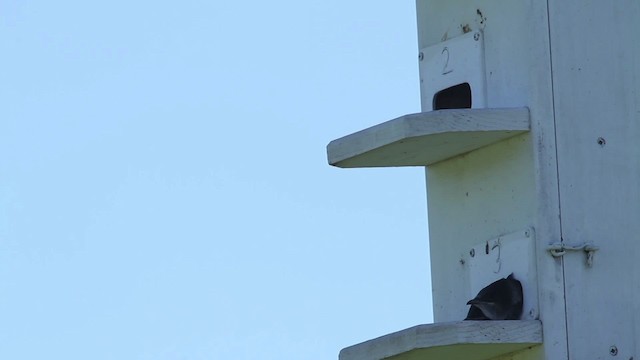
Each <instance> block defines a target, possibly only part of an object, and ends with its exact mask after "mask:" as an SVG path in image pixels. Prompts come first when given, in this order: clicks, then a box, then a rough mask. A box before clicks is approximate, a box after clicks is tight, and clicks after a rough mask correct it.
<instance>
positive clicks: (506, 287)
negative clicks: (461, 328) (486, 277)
mask: <svg viewBox="0 0 640 360" xmlns="http://www.w3.org/2000/svg"><path fill="white" fill-rule="evenodd" d="M467 305H471V308H470V309H469V313H468V314H467V318H466V319H465V320H518V319H520V315H522V284H521V283H520V281H518V280H516V279H515V278H514V277H513V274H511V275H509V276H508V277H506V278H504V279H500V280H498V281H495V282H493V283H491V284H489V285H487V287H485V288H484V289H482V290H480V292H479V293H478V295H477V296H476V297H475V298H473V299H471V300H469V302H467Z"/></svg>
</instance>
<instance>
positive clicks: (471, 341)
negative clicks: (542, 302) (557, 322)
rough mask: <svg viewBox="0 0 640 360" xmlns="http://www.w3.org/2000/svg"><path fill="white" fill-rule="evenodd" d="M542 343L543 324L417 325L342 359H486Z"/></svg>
mask: <svg viewBox="0 0 640 360" xmlns="http://www.w3.org/2000/svg"><path fill="white" fill-rule="evenodd" d="M541 343H542V324H541V323H540V321H537V320H528V321H457V322H448V323H440V324H427V325H418V326H414V327H412V328H409V329H405V330H402V331H398V332H395V333H392V334H388V335H385V336H382V337H379V338H377V339H373V340H369V341H366V342H364V343H361V344H357V345H354V346H351V347H348V348H345V349H343V350H342V351H341V352H340V356H339V359H340V360H379V359H385V358H389V357H393V359H395V360H411V359H465V360H483V359H491V358H494V357H496V356H501V355H504V354H508V353H512V352H515V351H518V350H523V349H526V348H529V347H532V346H536V345H540V344H541Z"/></svg>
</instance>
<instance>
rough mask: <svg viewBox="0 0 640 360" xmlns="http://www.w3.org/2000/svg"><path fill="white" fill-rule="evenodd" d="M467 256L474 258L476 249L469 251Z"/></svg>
mask: <svg viewBox="0 0 640 360" xmlns="http://www.w3.org/2000/svg"><path fill="white" fill-rule="evenodd" d="M469 255H471V257H474V256H476V249H471V251H469Z"/></svg>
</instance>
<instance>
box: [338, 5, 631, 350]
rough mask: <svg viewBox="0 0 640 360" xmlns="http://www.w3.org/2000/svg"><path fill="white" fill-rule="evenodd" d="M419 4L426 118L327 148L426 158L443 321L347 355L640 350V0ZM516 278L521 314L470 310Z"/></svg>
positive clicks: (415, 162) (399, 159) (356, 161)
mask: <svg viewBox="0 0 640 360" xmlns="http://www.w3.org/2000/svg"><path fill="white" fill-rule="evenodd" d="M417 10H418V40H419V47H418V49H419V57H418V58H419V63H420V85H421V99H422V110H423V112H422V113H419V114H411V115H405V116H400V117H398V118H397V119H394V120H391V121H387V122H384V123H381V124H379V125H376V126H373V127H371V128H369V129H365V130H362V131H360V132H357V133H355V134H352V135H348V136H345V137H343V138H341V139H338V140H334V141H332V142H331V143H330V144H329V146H328V158H329V162H330V163H331V164H332V165H335V166H339V167H372V166H425V167H426V184H427V194H428V208H429V226H430V229H429V234H430V247H431V266H432V269H431V272H432V285H433V303H434V316H435V321H436V324H430V325H418V326H416V327H414V328H410V329H406V330H402V331H399V332H398V333H394V334H389V335H385V336H383V337H381V338H378V339H374V340H370V341H367V342H364V343H362V344H357V345H354V346H352V347H349V348H346V349H344V350H343V351H342V352H341V354H340V358H341V359H342V360H347V359H383V358H388V357H393V358H394V359H440V358H452V359H453V358H455V359H457V358H460V359H498V358H504V357H505V356H506V358H510V359H511V358H517V359H624V360H631V359H640V353H638V346H637V345H636V344H640V329H636V328H637V327H638V326H640V268H639V265H637V264H638V263H639V260H638V259H640V257H639V256H640V235H639V234H640V140H639V139H640V27H639V26H638V25H637V24H636V23H637V22H638V21H640V1H636V0H627V1H622V0H621V1H584V0H547V1H534V0H529V1H512V0H477V1H468V0H466V1H465V0H446V1H445V0H441V1H437V0H418V1H417ZM416 196H419V194H416ZM512 272H513V273H514V274H515V276H516V278H518V279H520V280H521V281H522V283H523V287H524V295H525V304H524V312H523V316H522V319H521V320H514V321H504V322H503V321H477V322H476V321H474V322H469V321H466V322H463V321H460V320H462V319H463V318H464V317H465V315H466V312H467V310H468V306H466V305H465V303H466V301H467V300H469V299H470V298H471V297H473V296H474V295H475V293H477V291H478V290H479V289H481V288H482V287H483V286H485V285H487V284H488V283H490V282H491V281H493V280H496V279H498V278H501V277H505V276H507V275H508V274H510V273H512ZM507 354H508V355H507Z"/></svg>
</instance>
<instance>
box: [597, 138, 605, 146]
mask: <svg viewBox="0 0 640 360" xmlns="http://www.w3.org/2000/svg"><path fill="white" fill-rule="evenodd" d="M606 143H607V141H606V140H605V139H604V138H603V137H599V138H598V145H600V146H604V145H605V144H606Z"/></svg>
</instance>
